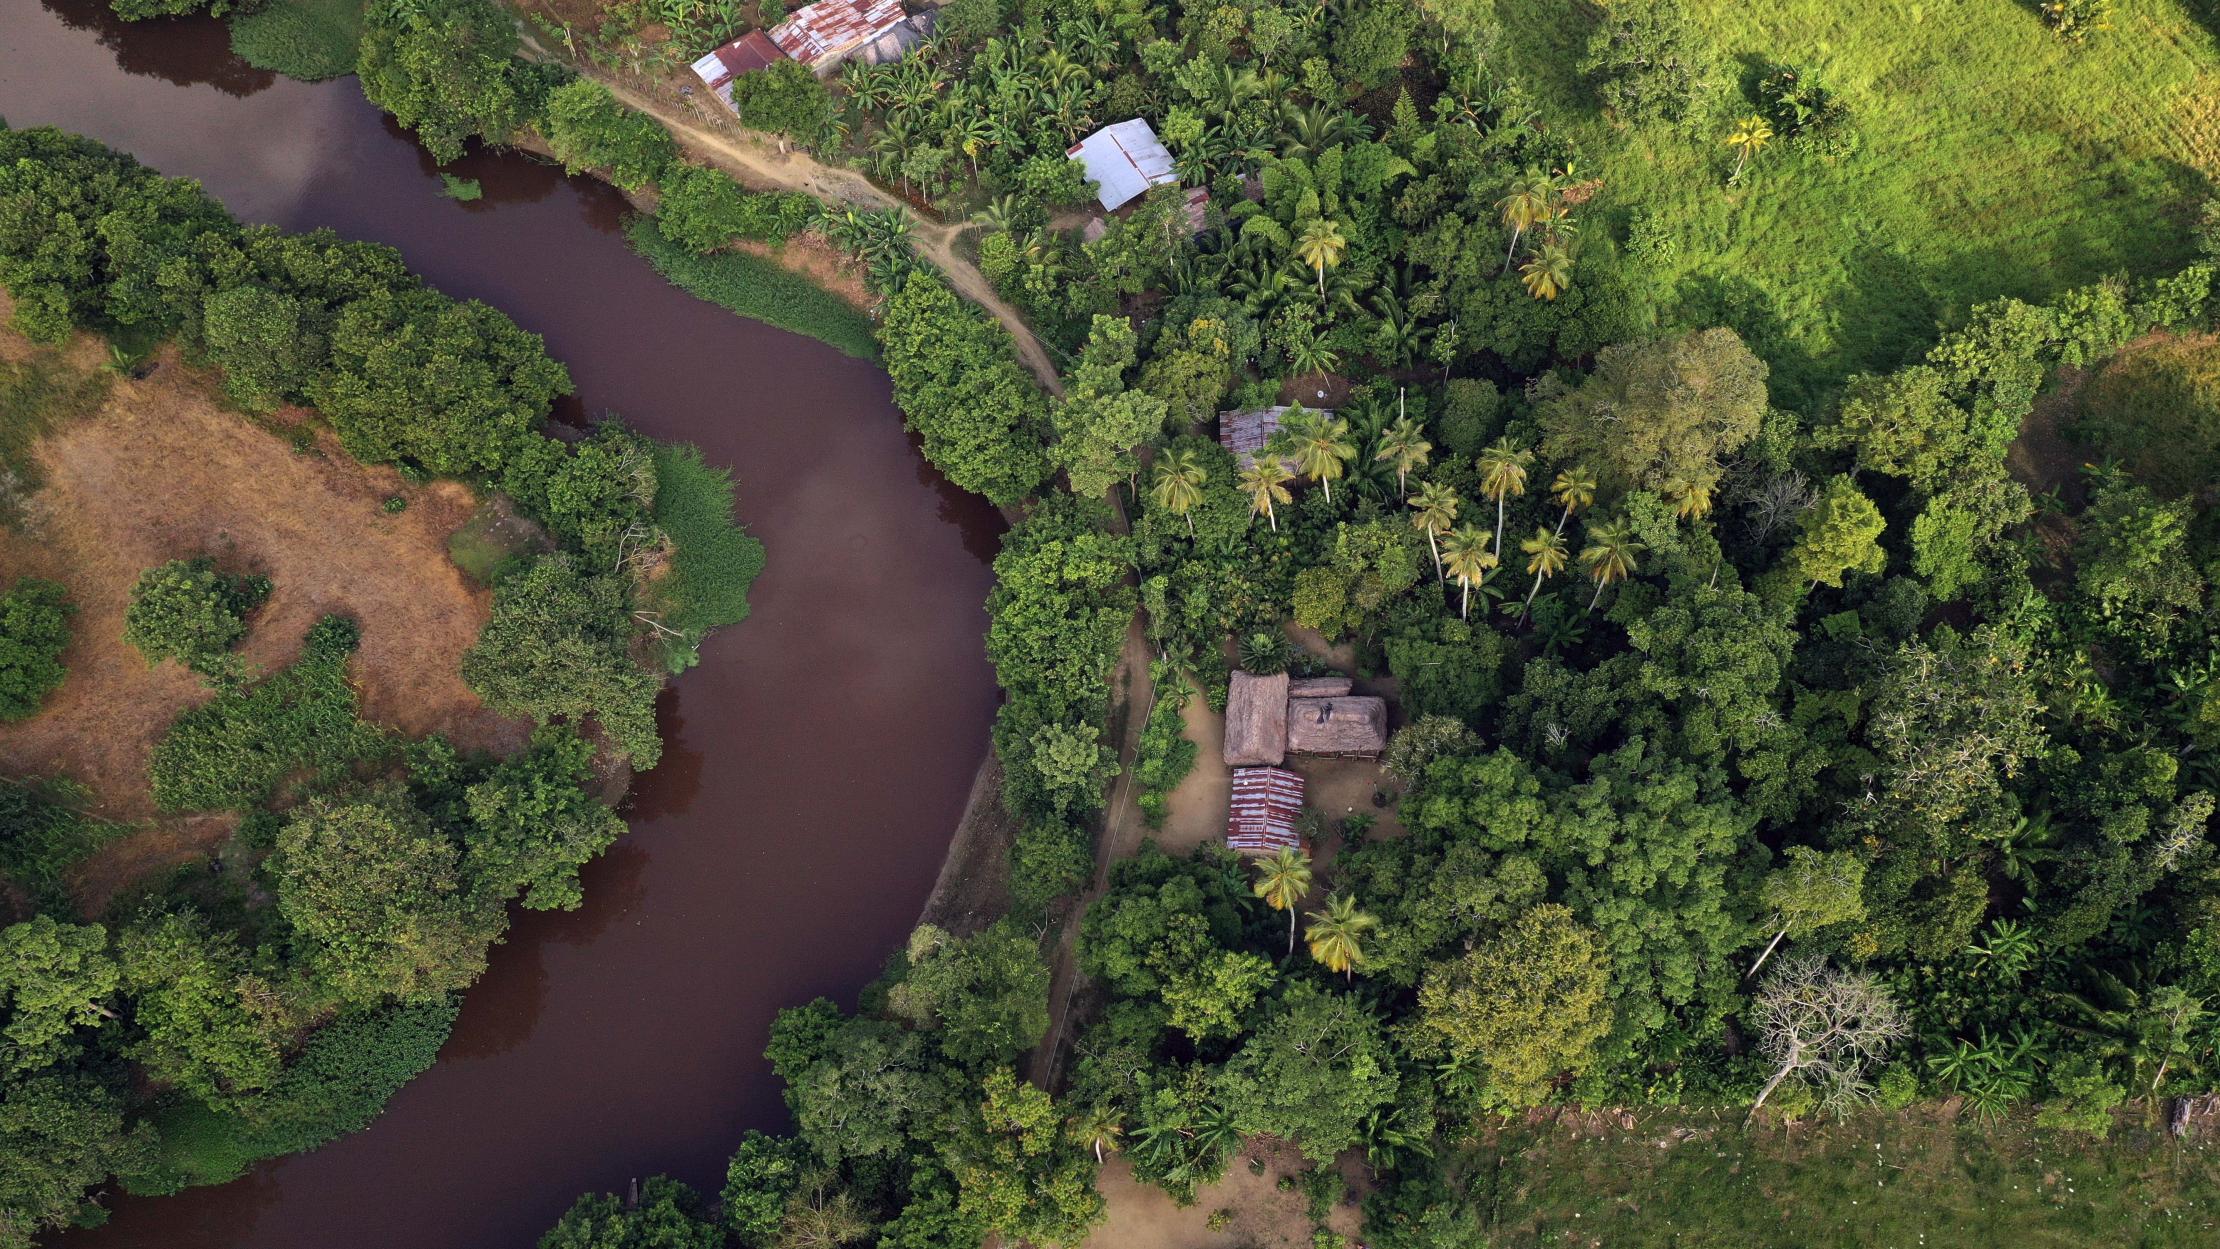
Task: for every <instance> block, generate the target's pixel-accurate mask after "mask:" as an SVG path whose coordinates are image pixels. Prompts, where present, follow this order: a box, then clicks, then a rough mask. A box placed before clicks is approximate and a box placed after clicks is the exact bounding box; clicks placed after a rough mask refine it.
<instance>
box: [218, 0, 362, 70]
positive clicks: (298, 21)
mask: <svg viewBox="0 0 2220 1249" xmlns="http://www.w3.org/2000/svg"><path fill="white" fill-rule="evenodd" d="M362 9H363V0H269V3H267V4H264V5H262V6H261V7H259V8H256V9H253V10H251V11H249V12H245V13H239V14H236V15H234V16H233V17H232V19H231V50H232V51H233V52H235V53H237V54H238V56H239V59H240V60H242V61H245V62H246V63H247V64H249V65H252V66H254V67H255V68H257V69H267V70H273V71H275V72H277V73H280V74H283V75H285V76H286V77H288V78H299V79H301V80H303V81H305V82H315V81H316V80H318V79H322V78H337V77H339V76H340V75H342V74H351V73H353V72H355V53H356V49H357V47H358V46H359V45H360V44H361V43H362Z"/></svg>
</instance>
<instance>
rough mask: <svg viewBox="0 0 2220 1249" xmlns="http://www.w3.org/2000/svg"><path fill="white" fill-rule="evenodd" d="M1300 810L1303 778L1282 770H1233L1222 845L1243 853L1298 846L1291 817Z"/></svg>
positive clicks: (1266, 852) (1297, 774)
mask: <svg viewBox="0 0 2220 1249" xmlns="http://www.w3.org/2000/svg"><path fill="white" fill-rule="evenodd" d="M1302 809H1303V778H1302V776H1301V774H1300V773H1296V772H1290V771H1288V770H1287V769H1286V768H1235V769H1234V772H1233V800H1232V804H1231V805H1230V806H1229V807H1228V808H1227V809H1226V844H1227V845H1228V846H1230V847H1232V848H1233V849H1235V850H1238V851H1241V852H1242V853H1243V854H1271V853H1272V852H1273V851H1275V850H1278V849H1279V848H1280V847H1282V846H1299V845H1301V844H1302V838H1301V837H1299V836H1297V835H1296V832H1295V817H1296V815H1297V814H1299V813H1300V812H1301V811H1302Z"/></svg>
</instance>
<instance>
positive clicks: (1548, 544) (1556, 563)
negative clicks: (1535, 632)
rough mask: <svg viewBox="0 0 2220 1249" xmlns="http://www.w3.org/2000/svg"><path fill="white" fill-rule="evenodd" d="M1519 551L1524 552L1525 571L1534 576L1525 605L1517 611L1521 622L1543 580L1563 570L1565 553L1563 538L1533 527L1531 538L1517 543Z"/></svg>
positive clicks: (1538, 591) (1529, 609) (1532, 604)
mask: <svg viewBox="0 0 2220 1249" xmlns="http://www.w3.org/2000/svg"><path fill="white" fill-rule="evenodd" d="M1519 549H1520V550H1521V551H1524V552H1526V571H1528V572H1530V573H1533V574H1534V584H1533V585H1532V586H1531V587H1529V588H1528V589H1527V591H1526V604H1525V606H1523V607H1521V608H1520V609H1519V619H1520V620H1522V621H1523V620H1525V619H1526V613H1527V612H1528V611H1531V610H1532V609H1533V607H1534V596H1535V595H1537V594H1539V593H1541V592H1542V581H1543V579H1544V578H1547V577H1554V576H1556V575H1557V574H1558V573H1561V572H1563V571H1564V570H1565V558H1566V554H1567V552H1566V550H1565V539H1564V538H1563V536H1561V535H1559V534H1554V533H1551V532H1550V531H1549V530H1547V529H1543V528H1541V527H1540V526H1536V527H1535V529H1534V536H1533V537H1531V538H1528V539H1526V540H1525V541H1524V542H1521V543H1519Z"/></svg>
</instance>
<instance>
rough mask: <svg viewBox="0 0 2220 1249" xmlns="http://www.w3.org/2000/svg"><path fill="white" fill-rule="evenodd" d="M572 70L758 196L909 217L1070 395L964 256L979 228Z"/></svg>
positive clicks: (700, 113)
mask: <svg viewBox="0 0 2220 1249" xmlns="http://www.w3.org/2000/svg"><path fill="white" fill-rule="evenodd" d="M521 39H522V41H523V48H524V55H525V56H526V57H528V58H530V59H532V60H538V61H563V58H561V57H557V56H555V55H553V54H551V53H550V52H548V50H547V49H546V48H543V47H541V46H540V44H539V42H538V41H537V40H535V39H533V38H532V35H531V33H530V32H529V31H525V32H522V33H521ZM563 63H564V64H571V63H570V62H568V61H563ZM571 68H572V69H574V70H576V71H577V72H578V73H580V74H582V75H584V76H586V77H589V78H592V79H594V80H595V81H596V82H599V83H600V84H601V85H602V86H604V87H607V88H608V89H609V93H610V94H611V95H614V96H615V97H617V99H618V100H619V101H620V102H622V103H623V104H625V105H626V106H627V107H630V108H635V109H638V110H639V111H641V112H643V113H646V114H647V115H648V116H650V117H653V118H655V119H656V120H657V121H660V122H662V123H663V126H664V128H665V129H667V130H669V131H670V132H671V137H672V138H674V139H676V140H678V144H679V147H680V148H682V149H684V150H685V151H687V152H689V153H691V154H693V155H695V156H698V157H700V158H702V159H703V160H706V161H708V162H710V163H711V164H713V165H715V166H716V167H717V168H719V169H722V170H724V171H725V172H726V173H729V174H731V175H732V176H733V177H735V178H737V179H739V180H740V182H741V184H742V185H744V186H747V187H749V188H750V189H753V190H758V191H800V192H802V193H803V194H805V195H810V196H813V197H815V198H816V199H817V200H818V201H819V202H820V203H823V204H827V205H831V206H834V207H842V208H861V209H865V210H868V211H873V212H883V211H888V210H892V211H894V212H898V213H901V214H902V215H903V216H904V217H906V218H908V220H909V223H910V239H911V241H912V243H913V244H914V245H915V246H916V248H917V253H918V254H919V255H920V256H923V257H924V258H925V259H927V260H929V261H931V262H932V263H933V266H934V267H935V268H937V269H939V270H940V271H941V273H942V275H944V276H945V277H946V278H947V279H948V284H949V285H950V286H952V287H954V288H955V289H956V291H957V292H958V293H959V294H961V295H963V296H964V298H966V299H969V300H971V301H972V302H973V303H975V304H978V305H979V306H980V307H982V308H985V309H986V310H987V311H988V312H990V313H992V314H993V315H994V319H995V320H997V321H1000V322H1001V323H1002V325H1003V328H1005V329H1007V330H1009V331H1010V337H1011V338H1012V339H1014V340H1016V343H1017V353H1018V359H1020V360H1021V361H1023V362H1024V363H1025V367H1026V368H1027V369H1029V370H1031V371H1032V374H1033V376H1034V377H1035V378H1037V379H1039V381H1040V383H1041V386H1042V387H1043V388H1044V389H1046V390H1047V391H1048V393H1050V394H1051V395H1061V394H1063V393H1064V381H1063V378H1062V376H1061V375H1060V374H1059V373H1058V372H1057V369H1056V364H1055V361H1054V359H1053V358H1052V357H1050V355H1049V354H1048V348H1047V347H1046V346H1045V345H1044V344H1042V342H1041V340H1040V338H1039V337H1038V336H1037V335H1035V334H1034V333H1033V330H1032V327H1031V326H1028V325H1027V324H1026V323H1025V318H1023V317H1021V316H1019V315H1018V313H1017V309H1015V308H1012V307H1011V306H1010V305H1009V304H1008V303H1007V302H1005V301H1004V300H1003V299H1002V297H1001V296H1000V295H998V294H996V293H995V289H994V284H993V283H991V282H989V281H987V277H986V275H985V274H983V273H981V272H979V267H978V266H977V265H975V264H973V263H971V261H970V260H969V259H968V258H966V257H965V256H963V255H962V254H961V253H959V252H958V251H957V250H956V240H957V239H958V238H960V237H962V236H963V234H964V232H965V231H967V230H969V229H970V228H971V224H970V223H969V222H939V221H935V220H933V219H932V218H930V217H927V216H925V215H924V214H923V213H920V212H919V211H917V209H916V208H914V207H912V206H911V205H909V204H908V203H906V202H905V201H903V200H902V199H901V198H899V197H898V196H895V195H893V194H891V193H889V192H888V191H886V190H885V189H883V188H881V187H879V186H877V185H875V184H874V183H873V182H872V181H871V180H870V179H869V178H866V177H864V176H863V175H862V174H860V173H857V172H855V171H854V170H852V169H838V168H835V167H833V166H830V165H827V164H824V163H823V162H821V161H819V160H818V159H817V158H816V157H814V156H811V155H810V154H809V153H807V152H800V151H786V152H781V151H779V150H778V147H777V146H776V145H775V144H772V143H769V142H767V141H766V140H765V139H764V138H763V137H762V136H760V135H758V134H757V133H756V132H754V131H751V130H748V129H747V128H745V127H743V126H742V125H741V124H740V122H739V120H738V119H737V118H733V117H720V116H717V115H715V114H713V113H711V112H709V111H708V108H710V107H714V105H713V104H712V105H710V106H708V107H705V106H704V105H703V100H704V99H705V98H707V97H706V96H705V95H704V94H703V93H699V92H697V93H695V94H693V95H691V96H683V95H680V94H679V93H678V91H677V90H676V89H674V88H673V87H672V86H671V85H670V84H669V83H668V82H657V83H655V84H654V85H653V89H651V90H643V89H641V88H640V87H637V86H633V85H631V84H628V83H626V82H624V81H622V80H620V79H618V78H616V77H615V76H613V75H611V74H609V73H608V72H607V71H604V70H602V69H601V68H599V67H598V66H594V65H579V64H571Z"/></svg>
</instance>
